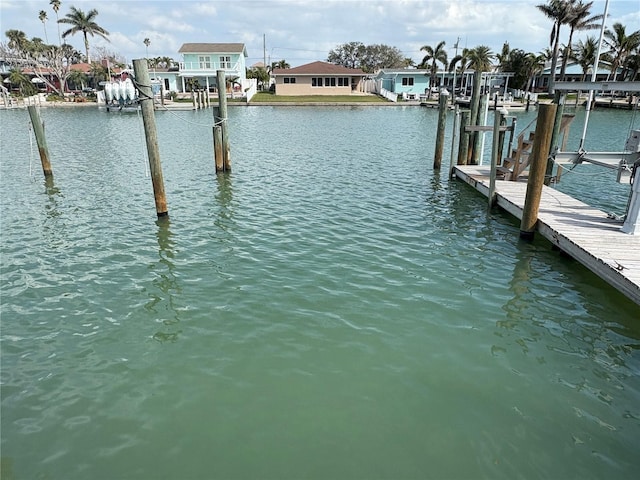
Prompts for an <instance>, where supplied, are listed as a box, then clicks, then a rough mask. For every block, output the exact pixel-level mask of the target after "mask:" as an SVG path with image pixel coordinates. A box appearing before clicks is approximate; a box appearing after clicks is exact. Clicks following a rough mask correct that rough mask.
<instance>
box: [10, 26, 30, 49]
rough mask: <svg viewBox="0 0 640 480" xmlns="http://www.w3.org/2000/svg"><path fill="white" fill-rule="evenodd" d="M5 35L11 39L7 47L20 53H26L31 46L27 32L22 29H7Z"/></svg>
mask: <svg viewBox="0 0 640 480" xmlns="http://www.w3.org/2000/svg"><path fill="white" fill-rule="evenodd" d="M5 35H6V36H7V38H8V39H9V42H8V43H7V47H9V49H10V50H13V51H14V52H16V53H18V54H24V53H25V52H26V51H27V49H28V47H29V39H28V38H27V34H26V33H24V32H23V31H22V30H7V31H6V32H5Z"/></svg>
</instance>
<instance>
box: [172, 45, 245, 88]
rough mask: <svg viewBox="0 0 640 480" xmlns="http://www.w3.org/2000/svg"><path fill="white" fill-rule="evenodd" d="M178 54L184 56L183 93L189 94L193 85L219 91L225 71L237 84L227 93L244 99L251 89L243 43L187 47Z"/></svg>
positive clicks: (181, 67) (231, 85)
mask: <svg viewBox="0 0 640 480" xmlns="http://www.w3.org/2000/svg"><path fill="white" fill-rule="evenodd" d="M178 53H180V54H182V61H181V62H180V69H179V73H178V77H179V78H178V80H179V81H180V82H181V86H180V87H181V88H179V89H180V90H181V91H183V92H187V91H189V90H190V87H189V85H191V84H194V83H196V82H197V85H198V88H205V89H206V90H207V91H212V90H213V89H214V88H215V87H216V75H217V71H218V70H224V71H225V77H226V78H227V79H232V80H233V82H232V83H231V84H230V85H229V86H228V87H227V90H228V91H227V93H231V94H232V95H233V94H234V93H237V94H238V96H243V92H245V91H246V89H248V88H250V83H251V82H249V81H248V80H247V73H246V72H247V64H246V58H247V50H246V48H245V46H244V44H243V43H185V44H183V45H182V47H180V50H178ZM229 90H231V91H230V92H229Z"/></svg>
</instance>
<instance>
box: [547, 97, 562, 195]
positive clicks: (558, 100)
mask: <svg viewBox="0 0 640 480" xmlns="http://www.w3.org/2000/svg"><path fill="white" fill-rule="evenodd" d="M565 98H566V94H565V93H564V92H560V91H559V90H556V93H555V95H554V98H553V103H554V104H556V105H557V106H558V108H557V109H556V115H555V119H554V121H553V132H552V134H551V143H550V144H549V152H548V154H549V155H551V154H553V153H555V152H556V151H557V150H559V149H560V145H558V142H559V138H560V126H561V124H562V115H563V114H564V103H565ZM552 176H553V162H547V169H546V171H545V176H544V184H545V185H549V184H551V177H552Z"/></svg>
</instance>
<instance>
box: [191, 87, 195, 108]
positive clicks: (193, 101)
mask: <svg viewBox="0 0 640 480" xmlns="http://www.w3.org/2000/svg"><path fill="white" fill-rule="evenodd" d="M191 103H192V104H193V109H194V110H195V109H196V95H195V91H194V90H193V85H192V86H191Z"/></svg>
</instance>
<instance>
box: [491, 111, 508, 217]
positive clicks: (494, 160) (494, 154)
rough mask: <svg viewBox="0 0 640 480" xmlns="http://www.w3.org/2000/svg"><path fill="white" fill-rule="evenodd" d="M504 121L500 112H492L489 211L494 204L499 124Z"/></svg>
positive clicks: (499, 145)
mask: <svg viewBox="0 0 640 480" xmlns="http://www.w3.org/2000/svg"><path fill="white" fill-rule="evenodd" d="M503 119H504V115H503V113H502V112H499V111H498V110H497V109H496V110H494V112H493V138H492V140H493V142H492V147H491V170H490V174H489V195H488V198H489V209H491V207H493V205H494V204H495V202H496V173H497V172H496V169H497V168H498V163H499V160H500V156H501V155H500V150H501V144H500V124H501V123H502V120H503Z"/></svg>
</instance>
